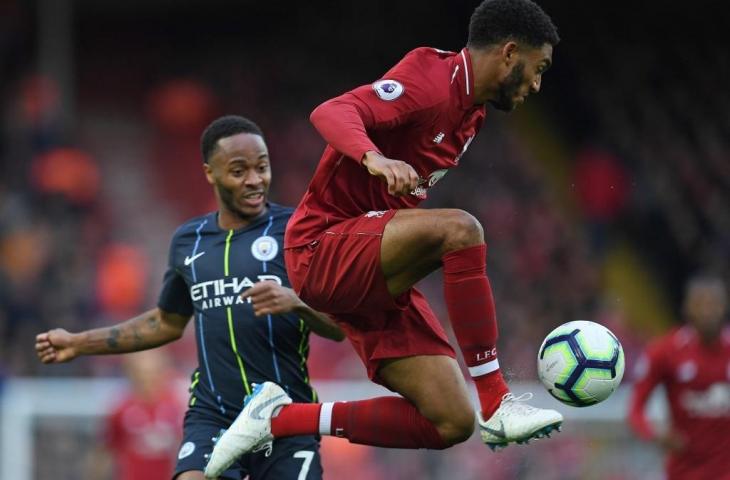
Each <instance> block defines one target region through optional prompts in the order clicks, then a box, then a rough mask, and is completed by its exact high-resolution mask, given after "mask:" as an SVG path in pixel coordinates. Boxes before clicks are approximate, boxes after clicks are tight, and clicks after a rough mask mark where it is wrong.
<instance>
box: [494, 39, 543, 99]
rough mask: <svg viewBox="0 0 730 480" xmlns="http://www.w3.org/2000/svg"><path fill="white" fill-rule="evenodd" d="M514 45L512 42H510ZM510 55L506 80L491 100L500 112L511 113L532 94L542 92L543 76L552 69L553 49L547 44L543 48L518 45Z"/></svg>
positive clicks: (500, 84) (501, 82) (500, 83)
mask: <svg viewBox="0 0 730 480" xmlns="http://www.w3.org/2000/svg"><path fill="white" fill-rule="evenodd" d="M510 43H512V42H510ZM512 45H515V48H514V50H513V51H512V52H508V53H509V55H510V56H509V57H508V58H509V60H508V62H507V63H508V64H509V65H510V66H511V69H509V70H507V71H506V73H505V75H504V78H503V79H502V80H501V81H500V82H499V86H498V89H497V97H496V98H494V99H492V100H490V101H489V103H491V104H492V106H494V107H495V108H497V109H498V110H503V111H505V112H510V111H512V110H514V109H515V107H517V105H519V104H521V103H524V102H525V99H526V98H527V96H528V95H530V94H531V93H537V92H539V91H540V86H541V85H542V74H543V73H545V71H546V70H547V69H548V68H549V67H550V65H551V63H552V58H553V47H552V45H550V44H547V43H546V44H545V45H543V46H542V47H541V48H530V47H524V46H523V47H521V48H517V47H516V44H514V43H512Z"/></svg>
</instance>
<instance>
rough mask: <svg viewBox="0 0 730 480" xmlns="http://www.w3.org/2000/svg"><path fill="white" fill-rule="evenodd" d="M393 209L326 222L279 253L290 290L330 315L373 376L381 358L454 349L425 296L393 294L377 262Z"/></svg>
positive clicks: (451, 353)
mask: <svg viewBox="0 0 730 480" xmlns="http://www.w3.org/2000/svg"><path fill="white" fill-rule="evenodd" d="M396 212H397V210H387V211H383V212H369V213H367V214H364V215H361V216H359V217H357V218H351V219H348V220H345V221H343V222H340V223H337V224H336V225H332V226H330V227H328V229H327V230H325V231H324V232H322V234H321V235H320V237H319V239H318V240H317V241H316V242H313V243H311V244H309V245H306V246H303V247H296V248H288V249H286V250H285V252H284V258H285V260H286V268H287V274H288V276H289V280H290V282H291V284H292V287H293V288H294V290H295V291H296V292H297V293H298V294H299V296H300V297H301V298H302V300H304V301H305V302H306V303H307V304H308V305H309V306H310V307H312V308H314V309H315V310H319V311H322V312H327V313H329V314H331V315H332V316H333V317H334V319H335V320H336V321H337V323H338V325H340V327H341V328H342V329H343V330H344V331H345V333H346V334H347V338H348V339H349V340H350V342H351V343H352V345H353V347H354V348H355V350H356V351H357V353H358V355H359V356H360V359H361V360H362V361H363V363H364V364H365V368H366V369H367V372H368V376H369V377H370V379H372V380H373V381H375V382H378V383H382V382H381V381H380V379H378V377H377V372H378V368H379V366H380V362H381V361H382V360H385V359H388V358H401V357H411V356H415V355H446V356H449V357H452V358H455V356H456V355H455V353H454V349H453V348H452V347H451V345H450V344H449V341H448V337H447V336H446V333H445V332H444V329H443V327H442V326H441V324H440V323H439V321H438V319H437V318H436V315H435V314H434V313H433V311H432V310H431V307H430V306H429V305H428V302H427V301H426V299H425V297H424V296H423V295H422V294H421V292H419V291H418V290H416V289H415V288H411V289H410V290H408V291H406V292H404V293H403V294H401V295H399V296H398V297H397V298H393V297H392V296H391V295H390V293H389V292H388V286H387V283H386V281H385V275H384V274H383V271H382V267H381V263H380V242H381V240H382V237H383V231H384V230H385V226H386V225H387V223H388V222H389V221H390V220H391V219H392V218H393V216H394V215H395V214H396Z"/></svg>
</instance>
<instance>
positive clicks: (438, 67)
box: [285, 47, 485, 247]
mask: <svg viewBox="0 0 730 480" xmlns="http://www.w3.org/2000/svg"><path fill="white" fill-rule="evenodd" d="M473 95H474V78H473V76H472V70H471V58H470V57H469V51H468V50H467V49H466V48H465V49H463V50H462V51H461V52H459V53H454V52H445V51H442V50H437V49H434V48H425V47H424V48H417V49H415V50H413V51H411V52H409V53H408V54H407V55H406V56H405V57H404V58H403V59H402V60H401V61H400V62H399V63H398V64H397V65H395V66H394V67H393V68H391V69H390V70H389V71H388V72H387V73H386V74H385V75H383V77H382V79H380V80H378V81H376V82H375V83H373V84H372V85H363V86H361V87H358V88H356V89H354V90H351V91H349V92H347V93H345V94H343V95H341V96H339V97H336V98H333V99H331V100H328V101H327V102H325V103H323V104H322V105H320V106H319V107H317V108H316V109H315V110H314V111H313V112H312V115H311V120H312V123H313V124H314V126H315V127H316V128H317V130H318V131H319V133H320V134H321V135H322V137H324V139H325V140H326V141H327V143H328V145H327V148H326V149H325V151H324V153H323V155H322V158H321V160H320V162H319V165H318V167H317V170H316V172H315V174H314V177H313V178H312V181H311V182H310V184H309V188H308V189H307V192H306V194H305V195H304V198H303V199H302V201H301V203H300V204H299V207H297V210H296V211H295V212H294V215H293V216H292V218H291V220H290V221H289V225H288V228H287V235H286V239H285V244H286V247H297V246H301V245H305V244H308V243H310V242H312V241H314V240H315V239H316V238H317V237H318V236H319V234H320V233H321V232H322V231H323V230H324V229H325V228H327V226H328V225H332V224H334V223H337V222H340V221H342V220H345V219H348V218H353V217H356V216H358V215H361V214H363V213H366V212H368V211H373V210H375V211H380V210H389V209H399V208H413V207H416V206H417V205H418V204H419V203H420V202H421V201H422V200H424V199H425V198H426V194H427V191H428V189H429V188H430V187H432V186H433V185H434V184H435V183H436V182H438V181H439V180H440V179H441V177H443V176H444V174H446V172H447V171H448V169H449V168H452V167H454V166H456V165H457V164H458V163H459V158H460V157H461V155H462V154H463V153H464V152H465V151H466V149H467V148H468V147H469V143H470V142H471V141H472V140H473V139H474V137H475V136H476V134H477V132H478V131H479V129H480V128H481V126H482V123H483V122H484V116H485V107H484V105H476V106H475V105H474V101H473ZM369 150H374V151H377V152H380V153H381V154H383V155H384V156H386V157H388V158H392V159H395V160H402V161H404V162H407V163H408V164H410V165H411V166H412V167H413V168H414V169H415V170H416V172H417V173H418V175H419V177H420V184H419V186H418V187H417V188H416V189H415V190H413V191H412V192H411V194H410V195H404V196H401V197H396V196H393V195H390V194H389V193H388V187H387V184H386V183H385V182H384V181H383V180H382V179H380V178H377V177H375V176H373V175H370V173H368V170H367V168H365V167H364V166H363V165H362V164H361V161H362V157H363V155H364V154H365V153H366V152H367V151H369Z"/></svg>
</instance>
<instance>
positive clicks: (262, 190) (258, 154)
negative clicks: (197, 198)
mask: <svg viewBox="0 0 730 480" xmlns="http://www.w3.org/2000/svg"><path fill="white" fill-rule="evenodd" d="M205 174H206V177H207V178H208V183H210V184H211V185H213V188H214V189H215V191H216V194H217V197H218V199H219V201H220V203H221V204H222V205H221V207H222V208H226V209H227V210H229V211H230V212H231V213H234V214H236V215H238V216H239V217H241V218H244V219H248V218H255V217H257V216H258V215H261V213H262V212H263V211H264V210H265V209H266V201H267V199H268V195H269V185H270V184H271V166H270V165H269V151H268V149H267V148H266V143H265V142H264V139H263V138H261V136H259V135H256V134H251V133H239V134H236V135H232V136H230V137H226V138H221V139H220V140H218V148H217V149H216V151H215V153H214V154H213V156H212V157H211V158H210V160H209V161H208V164H207V165H206V168H205Z"/></svg>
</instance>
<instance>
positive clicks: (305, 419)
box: [271, 403, 322, 438]
mask: <svg viewBox="0 0 730 480" xmlns="http://www.w3.org/2000/svg"><path fill="white" fill-rule="evenodd" d="M321 407H322V404H321V403H292V404H290V405H284V406H283V407H282V408H281V410H279V413H278V414H277V415H276V416H275V417H273V418H272V419H271V434H272V435H273V436H274V437H276V438H279V437H293V436H295V435H316V434H317V433H319V410H320V408H321Z"/></svg>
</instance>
